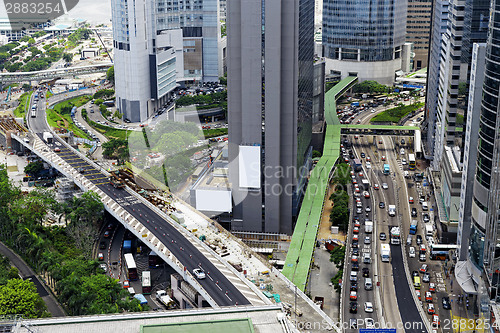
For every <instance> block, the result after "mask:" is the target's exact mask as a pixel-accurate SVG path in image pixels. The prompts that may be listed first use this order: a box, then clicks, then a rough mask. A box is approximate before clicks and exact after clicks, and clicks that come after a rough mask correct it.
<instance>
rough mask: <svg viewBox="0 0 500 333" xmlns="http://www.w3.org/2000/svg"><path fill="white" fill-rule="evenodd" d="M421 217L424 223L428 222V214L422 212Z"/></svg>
mask: <svg viewBox="0 0 500 333" xmlns="http://www.w3.org/2000/svg"><path fill="white" fill-rule="evenodd" d="M422 219H423V220H424V222H425V223H427V222H430V220H431V219H430V217H429V214H427V213H426V214H422Z"/></svg>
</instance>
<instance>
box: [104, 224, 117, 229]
mask: <svg viewBox="0 0 500 333" xmlns="http://www.w3.org/2000/svg"><path fill="white" fill-rule="evenodd" d="M114 228H115V225H114V224H113V223H110V224H108V226H107V227H106V229H108V230H113V229H114Z"/></svg>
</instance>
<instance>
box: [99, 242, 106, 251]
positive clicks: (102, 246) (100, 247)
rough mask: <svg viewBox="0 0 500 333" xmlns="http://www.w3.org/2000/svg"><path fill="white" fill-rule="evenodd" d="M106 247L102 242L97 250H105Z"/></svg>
mask: <svg viewBox="0 0 500 333" xmlns="http://www.w3.org/2000/svg"><path fill="white" fill-rule="evenodd" d="M106 246H107V245H106V242H105V241H102V242H100V243H99V249H100V250H104V249H106Z"/></svg>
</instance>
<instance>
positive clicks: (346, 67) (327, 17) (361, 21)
mask: <svg viewBox="0 0 500 333" xmlns="http://www.w3.org/2000/svg"><path fill="white" fill-rule="evenodd" d="M407 4H408V3H407V0H402V1H393V0H375V1H370V2H367V1H361V0H354V1H345V0H324V1H323V31H322V32H323V55H324V56H325V57H326V58H328V59H327V62H326V71H327V73H330V74H331V73H340V74H341V76H342V77H346V76H348V75H350V74H356V75H357V76H358V77H359V80H360V81H364V80H376V81H378V82H379V83H383V84H393V83H394V78H395V72H396V71H398V70H400V69H401V58H402V56H403V55H402V52H403V44H404V43H405V37H406V11H407Z"/></svg>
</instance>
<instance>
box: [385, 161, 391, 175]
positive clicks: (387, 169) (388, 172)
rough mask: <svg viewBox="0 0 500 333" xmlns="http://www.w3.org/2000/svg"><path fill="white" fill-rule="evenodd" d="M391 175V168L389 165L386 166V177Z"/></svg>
mask: <svg viewBox="0 0 500 333" xmlns="http://www.w3.org/2000/svg"><path fill="white" fill-rule="evenodd" d="M390 173H391V167H390V166H389V164H384V175H386V176H387V175H389V174H390Z"/></svg>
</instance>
